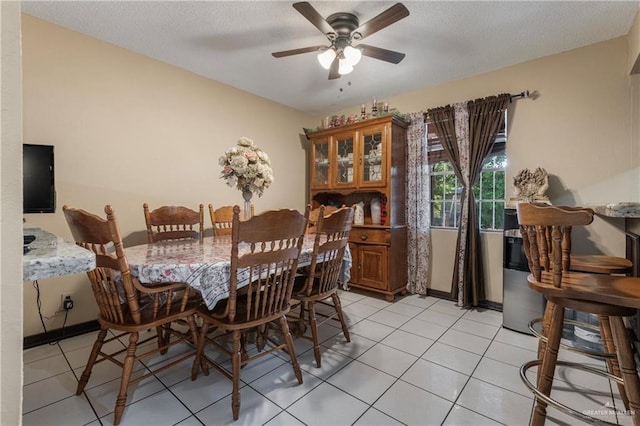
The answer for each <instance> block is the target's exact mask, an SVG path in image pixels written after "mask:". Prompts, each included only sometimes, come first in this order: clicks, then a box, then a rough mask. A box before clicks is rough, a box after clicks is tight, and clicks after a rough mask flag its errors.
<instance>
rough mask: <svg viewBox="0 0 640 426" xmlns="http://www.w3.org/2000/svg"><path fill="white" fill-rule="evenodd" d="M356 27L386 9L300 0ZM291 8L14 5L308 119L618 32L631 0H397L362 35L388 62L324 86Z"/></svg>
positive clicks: (304, 29)
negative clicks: (385, 22)
mask: <svg viewBox="0 0 640 426" xmlns="http://www.w3.org/2000/svg"><path fill="white" fill-rule="evenodd" d="M310 3H311V4H312V5H313V7H314V8H315V9H316V10H317V11H318V12H319V13H320V14H321V15H322V16H324V17H325V18H326V17H327V16H329V15H330V14H332V13H335V12H349V13H353V14H355V15H357V16H358V17H359V19H360V23H364V22H366V21H368V20H369V19H371V18H373V17H374V16H376V15H378V14H379V13H381V12H382V11H384V10H386V9H387V8H388V7H390V6H392V5H393V4H394V2H390V1H344V2H336V1H311V2H310ZM292 4H293V2H292V1H230V2H225V1H198V2H195V1H194V2H192V1H178V2H169V1H153V2H147V1H46V2H39V1H28V0H27V1H23V2H22V11H23V12H24V13H27V14H30V15H33V16H35V17H38V18H41V19H44V20H46V21H49V22H52V23H55V24H58V25H61V26H63V27H66V28H69V29H72V30H74V31H78V32H80V33H84V34H87V35H90V36H92V37H95V38H97V39H100V40H103V41H106V42H109V43H112V44H114V45H117V46H121V47H124V48H126V49H129V50H131V51H134V52H138V53H140V54H143V55H146V56H149V57H151V58H155V59H158V60H160V61H163V62H166V63H169V64H172V65H175V66H178V67H180V68H184V69H186V70H189V71H192V72H194V73H196V74H199V75H202V76H205V77H208V78H210V79H213V80H216V81H219V82H222V83H225V84H227V85H230V86H233V87H236V88H238V89H242V90H245V91H247V92H250V93H253V94H256V95H259V96H262V97H264V98H267V99H270V100H273V101H275V102H279V103H281V104H284V105H288V106H290V107H292V108H295V109H298V110H300V111H304V112H307V113H309V114H314V115H325V114H328V113H330V112H332V111H336V110H339V109H343V108H346V107H349V106H353V105H357V104H360V103H364V102H369V100H370V99H371V97H372V96H374V95H375V96H377V97H378V98H380V99H384V98H386V97H389V96H393V95H398V94H401V93H405V92H410V91H413V90H417V89H420V88H424V87H428V86H433V85H437V84H440V83H443V82H446V81H450V80H455V79H459V78H463V77H467V76H470V75H474V74H479V73H483V72H487V71H491V70H495V69H499V68H503V67H505V66H509V65H513V64H517V63H521V62H524V61H527V60H531V59H535V58H539V57H542V56H546V55H550V54H554V53H559V52H563V51H567V50H570V49H574V48H577V47H580V46H585V45H588V44H592V43H596V42H599V41H603V40H608V39H612V38H615V37H618V36H622V35H625V34H627V33H628V32H629V30H630V28H631V25H632V23H633V19H634V17H635V15H636V13H637V12H638V10H639V9H640V2H639V1H632V2H622V1H602V2H601V1H588V2H578V1H561V2H549V1H542V2H537V1H536V2H529V1H516V2H511V1H490V2H479V1H472V2H466V1H450V2H441V1H404V2H403V4H404V5H405V6H406V7H407V8H408V9H409V11H410V15H409V16H408V17H406V18H404V19H403V20H401V21H399V22H397V23H395V24H393V25H391V26H389V27H387V28H385V29H383V30H381V31H379V32H377V33H376V34H373V35H371V36H370V37H367V38H366V39H365V40H364V41H363V42H364V43H366V44H369V45H373V46H377V47H382V48H385V49H390V50H397V51H400V52H403V53H405V54H406V55H407V56H406V58H405V59H404V60H403V61H402V62H401V63H400V64H398V65H394V64H390V63H387V62H383V61H379V60H376V59H373V58H368V57H363V58H362V60H361V61H360V63H359V64H358V65H356V67H355V70H354V71H353V72H352V73H351V74H348V75H346V76H343V77H342V78H339V79H337V80H332V81H330V80H328V79H327V76H328V72H327V71H326V70H324V69H323V68H321V67H320V65H319V64H318V62H317V60H316V58H315V56H316V55H315V54H314V53H305V54H301V55H296V56H290V57H286V58H280V59H276V58H274V57H272V56H271V52H275V51H280V50H288V49H295V48H300V47H308V46H314V45H320V44H322V45H325V44H327V43H326V41H327V40H326V38H325V37H324V35H323V34H322V33H320V31H318V29H316V28H315V27H314V26H313V25H312V24H311V23H310V22H309V21H307V20H306V19H305V18H304V17H303V16H302V15H301V14H299V13H298V12H297V11H296V10H295V9H294V8H293V7H292Z"/></svg>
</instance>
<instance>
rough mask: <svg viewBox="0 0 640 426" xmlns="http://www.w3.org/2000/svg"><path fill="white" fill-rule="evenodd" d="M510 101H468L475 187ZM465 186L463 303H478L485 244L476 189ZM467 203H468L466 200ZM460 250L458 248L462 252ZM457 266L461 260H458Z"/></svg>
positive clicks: (500, 98) (471, 171)
mask: <svg viewBox="0 0 640 426" xmlns="http://www.w3.org/2000/svg"><path fill="white" fill-rule="evenodd" d="M509 100H510V95H509V94H501V95H498V96H490V97H487V98H483V99H476V100H474V101H469V102H467V110H468V112H469V182H470V183H471V187H473V185H474V184H475V183H476V181H477V180H478V179H479V178H480V173H481V172H482V164H483V163H484V159H485V157H486V156H487V155H489V153H490V152H491V149H492V148H493V143H494V141H495V137H496V133H497V132H498V129H499V128H500V124H501V122H502V120H503V119H504V110H505V109H506V108H507V105H508V103H509ZM471 187H470V188H465V190H464V192H463V194H464V196H466V197H468V202H467V203H466V206H467V208H468V209H469V211H468V216H467V217H468V228H467V236H468V238H467V247H466V250H465V252H466V253H467V260H468V261H467V262H465V270H464V278H463V283H464V286H465V288H464V290H463V292H462V294H463V301H462V303H463V305H464V306H468V305H471V306H478V303H479V302H480V301H481V300H484V299H485V293H484V288H485V285H484V271H483V267H482V265H483V261H482V259H483V256H482V246H481V244H480V218H479V217H478V209H477V208H476V200H475V197H474V195H473V191H472V190H471ZM462 205H465V203H462ZM459 252H460V250H458V253H459ZM456 265H457V263H456Z"/></svg>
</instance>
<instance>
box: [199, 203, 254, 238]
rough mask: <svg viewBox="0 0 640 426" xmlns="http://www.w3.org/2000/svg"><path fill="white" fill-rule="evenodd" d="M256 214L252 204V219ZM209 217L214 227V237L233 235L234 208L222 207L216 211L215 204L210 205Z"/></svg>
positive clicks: (242, 214) (242, 217)
mask: <svg viewBox="0 0 640 426" xmlns="http://www.w3.org/2000/svg"><path fill="white" fill-rule="evenodd" d="M254 214H255V212H254V209H253V204H251V217H253V216H254ZM209 216H210V217H211V225H213V236H214V237H219V236H221V235H231V225H232V222H233V206H222V207H218V208H217V209H215V208H214V207H213V204H209ZM240 218H241V219H244V211H241V212H240Z"/></svg>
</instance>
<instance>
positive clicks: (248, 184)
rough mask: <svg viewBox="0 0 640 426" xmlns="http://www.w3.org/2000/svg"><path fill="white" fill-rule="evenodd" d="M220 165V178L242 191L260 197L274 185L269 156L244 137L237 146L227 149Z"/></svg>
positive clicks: (220, 160) (219, 161)
mask: <svg viewBox="0 0 640 426" xmlns="http://www.w3.org/2000/svg"><path fill="white" fill-rule="evenodd" d="M218 163H219V164H220V165H221V166H222V172H221V173H220V178H221V179H225V180H226V181H227V185H229V186H235V187H236V188H238V189H239V190H240V191H243V192H244V191H251V192H252V193H253V194H258V196H259V197H261V196H262V193H263V192H264V190H265V189H266V188H268V187H269V186H271V184H272V183H273V170H272V169H271V160H269V156H268V155H267V154H266V153H265V152H264V151H262V150H261V149H260V148H258V147H257V146H256V145H255V144H254V143H253V141H252V140H251V139H249V138H245V137H244V136H243V137H241V138H240V139H238V143H237V145H236V146H234V147H231V148H229V149H227V150H226V151H225V152H224V155H223V156H222V157H220V159H219V160H218Z"/></svg>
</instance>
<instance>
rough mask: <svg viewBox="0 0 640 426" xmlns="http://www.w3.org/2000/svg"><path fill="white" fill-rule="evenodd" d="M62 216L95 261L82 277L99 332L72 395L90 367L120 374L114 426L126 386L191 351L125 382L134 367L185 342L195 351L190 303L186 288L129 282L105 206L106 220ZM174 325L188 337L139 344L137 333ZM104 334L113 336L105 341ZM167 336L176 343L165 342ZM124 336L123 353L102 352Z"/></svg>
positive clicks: (70, 212)
mask: <svg viewBox="0 0 640 426" xmlns="http://www.w3.org/2000/svg"><path fill="white" fill-rule="evenodd" d="M62 210H63V212H64V216H65V218H66V220H67V223H68V224H69V228H70V229H71V234H72V235H73V238H74V240H75V242H76V244H78V245H79V246H80V247H84V248H85V249H87V250H90V251H92V252H94V253H95V255H96V268H95V269H94V270H92V271H90V272H87V276H88V277H89V281H90V283H91V289H92V290H93V294H94V297H95V301H96V303H97V305H98V321H99V323H100V331H99V332H98V336H97V338H96V341H95V343H94V344H93V349H92V350H91V354H90V355H89V360H88V361H87V365H86V367H85V369H84V371H83V373H82V376H81V377H80V380H79V382H78V387H77V388H76V395H80V394H81V393H82V392H83V390H84V388H85V386H86V385H87V382H88V381H89V378H90V376H91V371H92V369H93V366H94V365H95V364H97V363H100V362H102V361H105V360H107V361H111V362H113V363H114V364H116V365H117V366H118V367H120V368H122V373H121V378H120V390H119V392H118V396H117V398H116V405H115V410H114V421H113V423H114V424H115V425H117V424H119V423H120V420H121V419H122V414H123V412H124V408H125V404H126V401H127V391H128V389H129V386H130V384H132V383H136V382H139V381H141V380H144V379H145V378H147V377H149V376H151V375H152V374H155V373H157V372H159V371H161V370H164V369H166V368H169V367H171V366H174V365H177V364H179V363H181V362H182V361H184V360H185V359H187V358H189V357H191V356H194V355H195V353H196V351H195V348H194V350H192V351H186V352H181V354H180V355H177V356H176V357H174V358H172V359H171V360H170V362H167V363H163V364H162V366H161V367H159V368H157V369H155V371H149V372H147V373H146V374H143V375H140V376H137V377H135V378H132V377H131V373H132V372H133V367H134V364H135V363H136V361H139V360H141V359H146V358H148V357H150V356H154V355H157V354H158V353H165V352H166V351H167V349H169V348H170V347H172V346H175V345H178V344H184V343H185V342H189V344H190V345H192V346H195V345H196V342H197V338H198V336H197V331H196V322H195V313H196V307H197V304H196V303H193V302H192V300H193V299H192V298H190V291H189V287H188V286H187V285H186V284H163V285H158V286H154V287H145V286H142V285H141V284H140V283H139V282H138V280H137V279H135V278H134V277H132V276H131V273H130V271H129V265H128V264H127V259H126V257H125V254H124V249H123V245H122V236H121V234H120V229H119V226H118V222H117V220H116V216H115V213H114V211H113V208H112V207H111V206H109V205H107V206H106V207H105V209H104V211H105V213H106V215H107V217H106V219H103V218H101V217H99V216H97V215H94V214H92V213H88V212H86V211H84V210H78V209H74V208H71V207H69V206H66V205H65V206H64V207H63V208H62ZM179 320H184V321H186V323H187V324H188V325H189V332H188V333H176V334H171V335H169V338H168V339H166V340H165V339H164V338H163V336H161V335H160V334H158V335H157V336H151V337H148V338H144V339H142V340H139V339H140V337H141V336H140V334H141V333H142V332H144V331H146V330H149V329H154V328H155V329H160V328H162V327H163V326H165V325H168V324H170V323H172V322H175V321H179ZM109 331H111V332H112V333H113V334H115V336H113V337H110V338H107V333H108V332H109ZM172 335H174V336H178V337H177V338H176V339H175V340H173V341H171V338H170V337H171V336H172ZM126 336H128V341H127V340H122V343H123V344H124V345H126V347H124V348H122V346H121V345H118V347H120V348H121V349H119V350H115V351H113V352H106V347H108V346H109V345H107V344H108V343H109V342H111V341H114V340H116V339H120V338H122V337H126ZM156 338H157V339H158V345H157V347H156V346H155V345H154V346H148V347H146V348H145V350H144V353H142V354H138V351H137V350H138V348H139V347H140V346H142V345H143V344H144V343H146V342H148V341H150V340H153V339H156ZM150 347H151V349H149V348H150ZM121 355H124V356H121ZM122 358H124V359H123V360H122ZM147 368H149V365H147Z"/></svg>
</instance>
